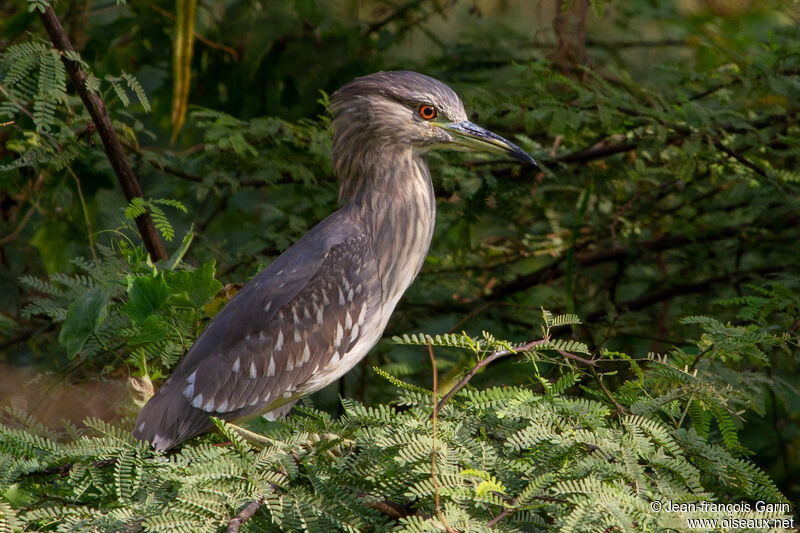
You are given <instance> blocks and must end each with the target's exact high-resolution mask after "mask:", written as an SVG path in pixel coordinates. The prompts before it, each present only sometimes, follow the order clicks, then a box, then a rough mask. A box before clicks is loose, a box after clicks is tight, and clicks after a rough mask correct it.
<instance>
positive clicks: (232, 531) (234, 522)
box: [225, 498, 264, 533]
mask: <svg viewBox="0 0 800 533" xmlns="http://www.w3.org/2000/svg"><path fill="white" fill-rule="evenodd" d="M263 505H264V498H259V499H258V500H255V501H252V502H250V503H249V504H247V505H246V506H245V507H244V509H242V510H241V511H239V513H238V514H237V515H236V516H234V517H233V518H232V519H231V521H230V522H228V528H227V529H226V530H225V531H226V532H227V533H236V532H237V531H239V528H240V527H242V524H244V523H245V522H247V521H248V520H250V518H251V517H252V516H253V515H254V514H256V512H257V511H258V510H259V509H261V507H262V506H263Z"/></svg>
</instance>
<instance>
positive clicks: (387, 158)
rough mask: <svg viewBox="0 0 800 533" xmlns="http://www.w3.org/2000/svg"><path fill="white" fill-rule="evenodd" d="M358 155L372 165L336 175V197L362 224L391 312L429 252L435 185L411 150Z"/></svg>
mask: <svg viewBox="0 0 800 533" xmlns="http://www.w3.org/2000/svg"><path fill="white" fill-rule="evenodd" d="M358 159H359V160H360V161H374V162H375V163H374V164H362V165H361V166H360V167H359V168H358V169H357V170H356V171H355V172H352V173H350V174H349V175H347V176H346V177H345V176H344V175H340V180H341V186H340V189H339V201H340V204H341V205H342V207H343V208H349V209H353V211H354V213H355V214H356V216H358V218H359V219H360V221H361V223H362V227H364V228H365V231H366V233H367V236H368V238H369V240H370V243H371V245H372V250H373V252H374V254H375V259H376V262H377V266H378V274H379V275H380V277H381V285H382V289H383V296H384V309H385V310H387V311H388V312H391V310H392V309H394V306H395V305H396V304H397V301H398V300H399V299H400V296H402V294H403V292H405V290H406V289H407V288H408V286H409V285H411V282H412V281H413V280H414V278H415V277H416V275H417V273H418V272H419V269H420V268H421V267H422V263H423V262H424V261H425V256H426V255H427V253H428V248H429V246H430V243H431V237H432V236H433V226H434V222H435V218H436V201H435V197H434V192H433V184H432V182H431V176H430V172H429V171H428V163H427V162H426V161H425V157H424V156H423V155H422V154H421V153H419V152H416V151H414V150H412V149H405V150H397V151H394V152H393V151H391V150H386V149H384V150H383V151H381V152H380V153H376V154H368V155H367V157H362V158H358ZM348 170H355V169H348ZM387 318H388V315H387Z"/></svg>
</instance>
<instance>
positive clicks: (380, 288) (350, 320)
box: [134, 72, 533, 450]
mask: <svg viewBox="0 0 800 533" xmlns="http://www.w3.org/2000/svg"><path fill="white" fill-rule="evenodd" d="M331 111H332V113H333V115H334V122H333V127H334V146H333V164H334V171H335V172H336V174H337V176H338V177H339V179H340V203H341V204H342V205H341V208H340V209H339V210H338V211H336V212H335V213H333V214H332V215H331V216H329V217H328V218H326V219H325V220H323V221H322V222H320V223H319V224H318V225H317V226H315V227H314V228H313V229H312V230H311V231H309V232H308V233H307V234H306V235H304V236H303V237H302V238H301V239H300V240H298V241H297V242H296V243H295V244H294V245H292V246H291V247H290V248H289V249H288V250H286V252H284V253H283V254H282V255H281V256H279V257H278V258H277V259H276V260H275V261H274V262H273V263H272V264H270V265H269V266H268V267H267V268H265V269H264V270H263V271H261V272H260V273H259V274H258V275H257V276H256V277H254V278H253V279H252V280H251V281H250V282H249V283H247V285H245V286H244V288H242V290H241V291H239V293H238V294H236V295H235V296H234V297H233V298H232V299H231V301H230V302H229V303H228V304H227V305H226V306H225V308H224V309H223V310H222V311H221V312H220V313H219V314H218V315H217V316H216V317H214V319H213V320H211V322H210V323H209V324H208V326H207V327H206V328H205V330H204V331H203V333H202V334H201V335H200V336H199V337H198V339H197V340H196V342H195V343H194V345H193V346H192V348H191V349H190V350H189V351H188V352H187V354H186V355H185V356H184V357H183V358H182V359H181V361H180V363H179V364H178V366H177V367H176V368H175V370H174V372H173V373H172V375H171V376H170V377H169V379H168V380H167V381H166V382H165V383H164V385H163V386H162V387H161V388H160V389H159V390H158V392H157V393H156V394H155V395H154V396H153V397H152V398H151V399H150V401H149V402H148V403H147V404H146V405H145V406H144V408H142V411H141V413H140V414H139V418H138V419H137V421H136V426H135V428H134V435H135V436H137V437H138V438H140V439H143V440H147V441H150V442H152V443H153V444H154V446H155V447H156V448H157V449H162V450H163V449H167V448H170V447H172V446H175V445H176V444H178V443H180V442H182V441H184V440H186V439H188V438H191V437H193V436H194V435H197V434H199V433H202V432H204V431H207V430H209V429H211V428H212V427H213V424H212V423H211V421H210V418H209V416H211V415H213V416H216V417H218V418H222V419H224V420H235V419H240V418H244V417H248V416H254V415H257V414H265V415H267V416H272V417H275V416H278V415H281V414H284V413H286V412H287V411H288V410H289V409H290V408H291V406H292V404H294V402H296V401H297V399H298V398H299V397H300V396H302V395H304V394H309V393H312V392H314V391H316V390H319V389H320V388H322V387H324V386H325V385H327V384H328V383H331V382H332V381H334V380H336V379H338V378H339V377H341V376H342V375H343V374H344V373H345V372H347V371H348V370H349V369H350V368H352V367H353V366H354V365H355V364H356V363H358V361H360V360H361V359H362V358H363V357H364V356H365V355H366V354H367V352H368V351H369V350H370V348H372V346H374V345H375V343H376V342H377V341H378V340H379V339H380V336H381V334H382V333H383V330H384V329H385V327H386V324H387V322H388V320H389V317H390V315H391V313H392V311H393V310H394V307H395V305H396V304H397V302H398V300H399V299H400V297H401V296H402V294H403V292H405V290H406V289H407V288H408V286H409V285H410V284H411V282H412V281H413V279H414V277H415V276H416V275H417V273H418V272H419V269H420V268H421V266H422V263H423V261H424V259H425V255H426V254H427V251H428V247H429V245H430V240H431V236H432V233H433V224H434V219H435V199H434V195H433V186H432V184H431V179H430V174H429V172H428V166H427V163H426V162H425V159H424V154H425V152H426V151H427V150H430V149H433V148H440V147H450V148H455V149H469V150H484V151H490V152H499V153H504V154H508V155H511V156H512V157H515V158H517V159H519V160H522V161H525V162H529V163H532V162H533V159H532V158H530V156H529V155H527V154H526V153H525V152H524V151H522V150H521V149H520V148H519V147H517V146H516V145H514V144H512V143H510V142H509V141H507V140H505V139H503V138H502V137H499V136H497V135H495V134H493V133H491V132H489V131H487V130H484V129H483V128H480V127H478V126H476V125H474V124H472V123H471V122H469V121H467V118H466V113H465V112H464V108H463V105H462V104H461V100H460V99H459V98H458V96H457V95H456V94H455V93H454V92H453V91H452V90H451V89H450V88H449V87H447V86H446V85H445V84H443V83H442V82H440V81H438V80H435V79H433V78H430V77H428V76H424V75H422V74H417V73H414V72H380V73H377V74H372V75H369V76H365V77H363V78H358V79H356V80H354V81H353V82H351V83H349V84H347V85H345V86H344V87H343V88H342V89H340V90H339V91H337V92H336V93H334V95H333V96H332V99H331Z"/></svg>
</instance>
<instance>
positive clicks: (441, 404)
mask: <svg viewBox="0 0 800 533" xmlns="http://www.w3.org/2000/svg"><path fill="white" fill-rule="evenodd" d="M548 342H550V339H539V340H538V341H531V342H528V343H525V344H523V345H522V346H520V347H519V348H516V349H515V350H497V351H496V352H492V353H491V354H489V355H487V356H486V357H484V358H483V359H481V360H480V361H478V364H476V365H475V366H473V367H472V369H471V370H470V371H469V372H467V375H466V376H464V377H463V378H461V381H459V382H458V383H456V384H455V386H454V387H453V388H452V389H450V390H449V391H447V394H445V395H444V396H442V399H441V400H439V403H438V404H437V405H436V407H435V408H434V410H433V416H434V417H435V416H436V415H437V414H438V413H439V411H440V410H441V409H442V407H444V404H445V403H447V401H448V400H449V399H450V398H452V397H453V395H454V394H455V393H457V392H458V391H459V390H460V389H461V388H462V387H463V386H464V385H466V384H467V383H469V381H470V380H471V379H472V377H473V376H474V375H475V373H476V372H478V370H480V369H481V368H483V367H485V366H486V365H488V364H489V363H491V362H492V361H495V360H497V359H500V358H501V357H506V356H508V355H516V354H518V353H522V352H527V351H528V350H530V349H531V348H533V347H534V346H540V345H542V344H546V343H548ZM431 350H432V348H431ZM576 357H577V356H576ZM583 361H585V359H584V360H583ZM592 364H594V363H592Z"/></svg>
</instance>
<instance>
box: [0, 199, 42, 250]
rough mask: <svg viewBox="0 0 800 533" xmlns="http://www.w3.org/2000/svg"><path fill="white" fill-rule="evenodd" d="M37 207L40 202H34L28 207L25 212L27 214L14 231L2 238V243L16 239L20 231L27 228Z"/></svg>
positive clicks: (0, 243) (0, 242)
mask: <svg viewBox="0 0 800 533" xmlns="http://www.w3.org/2000/svg"><path fill="white" fill-rule="evenodd" d="M37 209H38V204H33V205H32V206H31V207H30V209H28V211H27V212H26V213H25V215H24V216H23V217H22V220H21V221H20V222H19V224H17V227H16V228H14V231H12V232H11V233H9V234H8V235H6V236H5V237H3V238H2V239H0V245H2V244H8V243H10V242H11V241H13V240H14V239H16V238H17V237H18V236H19V234H20V232H22V230H23V229H25V226H26V225H27V224H28V221H29V220H30V219H31V216H32V215H33V212H34V211H36V210H37Z"/></svg>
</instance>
